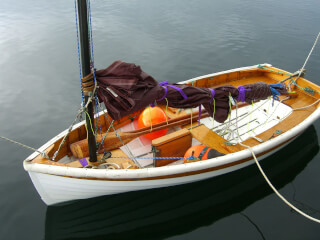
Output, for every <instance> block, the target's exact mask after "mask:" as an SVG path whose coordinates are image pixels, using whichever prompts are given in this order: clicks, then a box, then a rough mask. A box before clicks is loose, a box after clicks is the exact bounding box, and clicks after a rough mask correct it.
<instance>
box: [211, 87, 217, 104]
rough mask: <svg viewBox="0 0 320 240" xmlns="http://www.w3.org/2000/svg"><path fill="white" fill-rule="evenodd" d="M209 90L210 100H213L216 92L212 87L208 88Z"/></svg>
mask: <svg viewBox="0 0 320 240" xmlns="http://www.w3.org/2000/svg"><path fill="white" fill-rule="evenodd" d="M210 90H211V95H212V97H211V101H213V98H214V95H216V92H215V91H214V89H212V88H210Z"/></svg>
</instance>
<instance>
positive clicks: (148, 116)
mask: <svg viewBox="0 0 320 240" xmlns="http://www.w3.org/2000/svg"><path fill="white" fill-rule="evenodd" d="M167 120H168V117H167V115H166V113H165V112H164V111H163V110H162V109H161V108H159V107H157V106H155V107H147V108H146V109H145V110H144V111H143V112H142V113H141V114H140V116H139V119H138V127H139V128H144V127H147V126H150V125H151V124H152V125H154V124H157V123H161V122H164V121H167ZM150 129H151V127H150ZM167 131H168V129H163V130H159V131H156V132H152V133H148V134H145V135H143V136H144V137H146V138H148V139H150V140H153V139H155V138H158V137H162V136H164V135H165V134H166V133H167Z"/></svg>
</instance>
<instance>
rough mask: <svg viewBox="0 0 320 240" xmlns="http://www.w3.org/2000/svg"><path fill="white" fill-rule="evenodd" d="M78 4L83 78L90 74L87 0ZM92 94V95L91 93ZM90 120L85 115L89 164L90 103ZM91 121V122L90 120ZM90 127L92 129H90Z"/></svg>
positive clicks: (93, 152) (91, 153)
mask: <svg viewBox="0 0 320 240" xmlns="http://www.w3.org/2000/svg"><path fill="white" fill-rule="evenodd" d="M77 4H78V20H79V39H80V53H81V69H82V75H83V77H85V76H87V75H88V74H90V72H91V71H90V63H91V59H90V47H89V31H88V14H87V13H88V12H87V0H77ZM92 94H94V93H92ZM84 95H85V96H84V104H85V105H86V104H87V102H88V99H89V94H84ZM86 110H87V112H88V114H89V116H90V118H89V117H88V115H87V114H85V118H86V125H87V131H88V147H89V157H90V160H89V161H90V162H96V161H97V153H96V140H95V136H94V134H93V132H92V129H95V128H94V113H93V104H92V102H91V103H90V104H89V105H88V108H87V109H86ZM90 119H91V120H90ZM91 126H92V127H91Z"/></svg>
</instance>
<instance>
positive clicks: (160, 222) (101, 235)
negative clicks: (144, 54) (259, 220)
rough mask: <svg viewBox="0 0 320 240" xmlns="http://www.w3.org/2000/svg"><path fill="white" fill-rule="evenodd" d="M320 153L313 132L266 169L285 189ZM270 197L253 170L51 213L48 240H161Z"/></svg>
mask: <svg viewBox="0 0 320 240" xmlns="http://www.w3.org/2000/svg"><path fill="white" fill-rule="evenodd" d="M318 151H319V146H318V137H317V133H316V131H315V128H314V126H312V127H310V128H309V129H308V130H307V131H306V132H305V133H304V134H302V135H301V136H300V137H299V138H297V139H296V140H295V141H294V142H293V143H291V144H290V145H289V146H287V147H285V148H284V149H282V150H281V151H279V152H278V153H277V154H275V155H273V156H272V157H269V158H267V159H266V160H264V161H263V163H262V166H263V168H264V169H265V172H266V174H267V175H268V176H269V178H270V179H271V181H272V182H273V184H274V185H275V186H276V188H277V189H281V188H282V187H283V186H285V185H286V184H287V183H290V182H291V181H292V180H293V179H294V178H295V177H296V176H297V175H298V174H299V173H300V172H301V171H302V170H303V169H304V168H305V166H306V165H307V164H308V163H309V161H311V160H312V158H313V157H314V156H315V155H316V154H317V153H318ZM269 194H271V190H270V188H269V187H268V186H267V184H266V183H265V182H264V179H263V178H262V176H261V175H260V173H259V172H258V170H257V167H256V166H255V165H253V166H250V167H247V168H245V169H242V170H240V171H237V172H234V173H230V174H227V175H224V176H220V177H216V178H213V179H209V180H206V181H201V182H197V183H191V184H187V185H182V186H176V187H169V188H162V189H153V190H146V191H139V192H130V193H125V194H118V195H113V196H104V197H97V198H93V199H87V200H80V201H76V202H73V203H71V204H68V205H63V206H52V207H48V209H47V214H46V224H45V239H46V240H49V239H163V238H167V237H170V236H174V235H177V234H182V233H186V232H190V231H193V230H195V229H197V228H200V227H202V226H206V225H209V224H212V223H213V222H215V221H217V220H219V219H221V218H223V217H226V216H228V215H231V214H235V213H239V212H241V211H242V210H243V209H245V208H246V207H248V206H249V205H251V204H252V203H254V202H256V201H257V200H259V199H261V198H264V197H266V196H267V195H269ZM244 217H246V216H244ZM249 221H250V219H249ZM252 224H253V225H254V222H252ZM256 227H257V226H256ZM257 230H259V229H258V228H257ZM261 234H262V233H261ZM262 237H263V236H262Z"/></svg>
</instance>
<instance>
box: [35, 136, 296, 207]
mask: <svg viewBox="0 0 320 240" xmlns="http://www.w3.org/2000/svg"><path fill="white" fill-rule="evenodd" d="M292 140H293V139H292ZM290 142H291V141H290ZM290 142H287V143H286V144H284V145H282V146H281V147H279V148H277V149H276V150H273V151H271V152H269V153H267V154H265V155H262V156H260V157H259V158H258V160H262V159H264V158H266V157H268V156H270V155H272V154H273V153H275V152H276V151H279V150H280V149H281V148H283V147H285V146H286V145H287V144H289V143H290ZM251 164H254V161H253V160H250V161H246V162H244V163H242V164H237V165H234V166H232V167H227V168H223V169H221V170H216V171H210V172H206V173H201V174H195V175H189V176H185V177H176V178H165V179H156V180H138V181H108V180H88V179H78V178H70V177H64V176H57V175H50V174H43V173H37V172H31V171H29V175H30V178H31V180H32V182H33V184H34V186H35V187H36V189H37V191H38V193H39V194H40V196H41V198H42V200H43V201H44V202H45V203H46V204H47V205H53V204H57V203H61V202H67V201H72V200H75V199H87V198H92V197H97V196H103V195H112V194H118V193H124V192H130V191H138V190H145V189H152V188H161V187H169V186H174V185H179V184H187V183H191V182H195V181H201V180H204V179H207V178H211V177H215V176H218V175H222V174H225V173H229V172H232V171H236V170H238V169H241V168H244V167H246V166H248V165H251Z"/></svg>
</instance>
